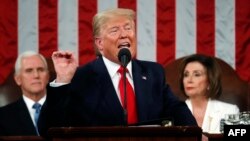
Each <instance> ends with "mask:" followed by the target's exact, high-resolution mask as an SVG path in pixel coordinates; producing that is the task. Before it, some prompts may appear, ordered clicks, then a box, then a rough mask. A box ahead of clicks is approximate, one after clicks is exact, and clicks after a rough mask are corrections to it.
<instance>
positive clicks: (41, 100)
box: [23, 95, 46, 108]
mask: <svg viewBox="0 0 250 141" xmlns="http://www.w3.org/2000/svg"><path fill="white" fill-rule="evenodd" d="M23 100H24V102H25V103H26V105H27V107H28V108H32V106H33V105H34V104H35V103H36V102H35V101H33V100H32V99H30V98H28V97H27V96H25V95H23ZM45 100H46V95H44V96H43V97H42V98H41V99H40V100H39V101H38V102H37V103H39V104H41V105H43V104H44V102H45Z"/></svg>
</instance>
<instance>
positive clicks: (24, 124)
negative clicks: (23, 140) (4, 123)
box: [17, 98, 36, 135]
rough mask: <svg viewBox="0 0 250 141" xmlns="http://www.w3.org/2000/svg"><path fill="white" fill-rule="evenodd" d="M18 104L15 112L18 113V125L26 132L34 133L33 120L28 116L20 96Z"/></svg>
mask: <svg viewBox="0 0 250 141" xmlns="http://www.w3.org/2000/svg"><path fill="white" fill-rule="evenodd" d="M18 104H19V106H18V111H17V113H18V114H19V116H17V117H18V118H19V121H20V125H19V126H21V128H23V130H27V133H30V134H33V135H36V129H35V127H34V124H33V121H32V119H31V117H30V114H29V111H28V108H27V106H26V104H25V102H24V100H23V98H21V99H20V100H19V102H18Z"/></svg>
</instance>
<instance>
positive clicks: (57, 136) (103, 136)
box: [48, 126, 202, 141]
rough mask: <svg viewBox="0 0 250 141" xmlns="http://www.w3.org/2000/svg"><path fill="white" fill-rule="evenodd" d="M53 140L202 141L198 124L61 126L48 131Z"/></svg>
mask: <svg viewBox="0 0 250 141" xmlns="http://www.w3.org/2000/svg"><path fill="white" fill-rule="evenodd" d="M48 135H49V138H50V140H52V141H68V140H74V141H84V140H87V141H99V140H102V141H117V140H118V141H128V140H129V141H152V140H153V141H163V140H164V141H166V140H168V141H171V140H172V141H200V140H201V135H202V130H201V128H199V127H197V126H170V127H138V126H136V127H124V126H121V127H120V126H119V127H117V126H114V127H60V128H50V129H49V131H48Z"/></svg>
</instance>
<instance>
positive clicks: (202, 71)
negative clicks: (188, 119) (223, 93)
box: [183, 61, 209, 98]
mask: <svg viewBox="0 0 250 141" xmlns="http://www.w3.org/2000/svg"><path fill="white" fill-rule="evenodd" d="M183 74H184V75H183V85H184V91H185V93H186V95H187V96H188V97H189V98H192V97H197V96H205V95H206V92H207V90H208V89H209V83H208V77H207V70H206V68H205V67H204V66H203V65H202V64H201V63H199V62H197V61H194V62H189V63H188V64H187V65H186V67H185V69H184V72H183Z"/></svg>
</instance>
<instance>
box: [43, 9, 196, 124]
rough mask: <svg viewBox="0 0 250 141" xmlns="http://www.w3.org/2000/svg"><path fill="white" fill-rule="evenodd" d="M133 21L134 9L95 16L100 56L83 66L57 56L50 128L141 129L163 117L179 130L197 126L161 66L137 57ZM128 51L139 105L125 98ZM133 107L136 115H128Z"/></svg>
mask: <svg viewBox="0 0 250 141" xmlns="http://www.w3.org/2000/svg"><path fill="white" fill-rule="evenodd" d="M134 20H135V13H134V11H132V10H130V9H121V8H118V9H111V10H107V11H103V12H101V13H98V14H96V15H95V17H94V19H93V34H94V41H95V47H96V50H98V51H97V53H98V54H99V57H97V59H96V60H94V61H92V62H90V63H88V64H86V65H84V66H81V67H78V66H77V61H76V59H75V57H74V55H73V53H71V52H67V51H56V52H54V53H53V54H52V59H53V62H54V67H55V70H56V73H57V78H56V79H55V81H54V82H52V83H50V86H51V87H50V89H49V91H50V92H49V94H48V99H47V100H48V101H47V102H48V107H49V114H48V117H49V119H50V120H49V122H50V123H49V125H50V126H116V125H136V124H140V123H147V122H149V121H152V120H157V119H164V118H167V119H172V121H173V124H174V125H197V124H196V121H195V119H194V117H193V116H192V114H191V112H190V111H189V109H188V108H187V105H186V104H185V103H184V102H181V101H179V100H178V98H177V97H175V96H174V95H173V93H172V91H171V90H170V88H169V86H168V85H166V84H165V75H164V70H163V68H162V66H161V65H159V64H157V63H155V62H148V61H140V60H137V59H136V58H135V57H136V50H137V49H136V45H137V41H136V28H135V22H134ZM124 48H126V49H128V50H129V53H131V56H132V60H131V61H129V62H128V64H127V67H126V68H127V73H126V77H127V79H128V81H127V85H131V87H132V89H133V90H131V91H134V94H133V95H134V97H133V98H134V99H135V101H134V102H132V101H130V100H131V99H130V98H127V99H126V100H125V101H124V99H123V97H124V96H120V94H121V93H122V91H120V90H121V87H120V80H119V79H120V78H121V75H122V74H120V73H118V70H119V68H120V66H121V63H120V61H119V59H118V53H119V51H120V50H121V49H124ZM128 93H129V92H128ZM128 93H127V95H128ZM124 103H126V104H124ZM124 105H126V106H124ZM131 105H133V106H132V107H133V108H134V109H133V110H132V111H133V112H130V110H129V107H131ZM126 108H127V109H126ZM124 111H127V113H126V112H124ZM131 117H132V118H131ZM130 118H131V119H130Z"/></svg>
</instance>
